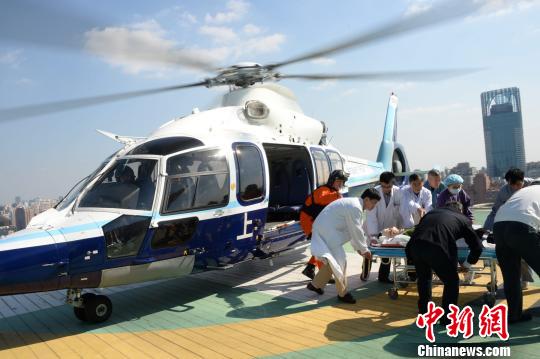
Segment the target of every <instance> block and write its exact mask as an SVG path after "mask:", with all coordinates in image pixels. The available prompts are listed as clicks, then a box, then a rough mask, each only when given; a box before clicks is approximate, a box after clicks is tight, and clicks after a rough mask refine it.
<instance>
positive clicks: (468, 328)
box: [446, 304, 474, 339]
mask: <svg viewBox="0 0 540 359" xmlns="http://www.w3.org/2000/svg"><path fill="white" fill-rule="evenodd" d="M447 317H448V319H449V320H450V324H448V325H447V326H446V333H447V334H448V336H450V337H453V338H455V337H457V336H458V334H459V333H463V338H465V339H467V338H470V337H472V335H473V317H474V312H473V310H472V308H471V307H470V306H466V307H465V308H463V310H462V311H461V312H460V311H459V307H458V306H457V305H454V304H450V313H449V314H448V316H447Z"/></svg>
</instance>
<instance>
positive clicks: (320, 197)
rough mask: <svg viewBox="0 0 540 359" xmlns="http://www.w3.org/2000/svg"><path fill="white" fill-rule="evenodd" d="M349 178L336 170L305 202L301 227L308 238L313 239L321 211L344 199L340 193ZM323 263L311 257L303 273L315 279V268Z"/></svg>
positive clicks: (301, 216) (343, 172)
mask: <svg viewBox="0 0 540 359" xmlns="http://www.w3.org/2000/svg"><path fill="white" fill-rule="evenodd" d="M348 178H349V174H348V173H347V172H345V171H343V170H334V171H332V173H330V176H328V181H327V182H326V184H324V185H322V186H320V187H318V188H317V189H316V190H315V191H313V192H311V194H310V195H308V196H307V198H306V200H305V201H304V205H303V206H302V209H301V210H300V225H301V226H302V229H303V230H304V233H305V234H306V237H307V238H311V230H312V226H313V222H315V218H317V216H318V215H319V213H321V211H322V210H323V209H324V207H326V206H327V205H329V204H330V203H332V202H334V201H335V200H336V199H339V198H342V195H341V193H340V192H339V191H340V190H341V189H342V188H343V186H344V185H345V182H346V181H347V179H348ZM322 266H323V263H322V262H320V261H318V260H317V259H316V258H315V257H313V256H312V257H311V259H310V260H309V262H308V264H307V265H306V268H305V269H304V270H303V271H302V274H304V275H305V276H306V277H308V278H310V279H313V278H315V267H317V268H321V267H322Z"/></svg>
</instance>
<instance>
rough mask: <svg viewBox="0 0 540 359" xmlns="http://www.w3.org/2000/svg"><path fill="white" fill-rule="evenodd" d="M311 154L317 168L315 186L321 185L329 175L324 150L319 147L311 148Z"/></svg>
mask: <svg viewBox="0 0 540 359" xmlns="http://www.w3.org/2000/svg"><path fill="white" fill-rule="evenodd" d="M311 154H312V155H313V162H315V168H316V169H317V187H318V186H322V185H323V184H325V183H326V181H328V177H329V176H330V167H329V166H328V159H327V158H326V154H325V153H324V151H322V150H319V149H314V148H313V149H311Z"/></svg>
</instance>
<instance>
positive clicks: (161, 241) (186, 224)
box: [152, 217, 199, 249]
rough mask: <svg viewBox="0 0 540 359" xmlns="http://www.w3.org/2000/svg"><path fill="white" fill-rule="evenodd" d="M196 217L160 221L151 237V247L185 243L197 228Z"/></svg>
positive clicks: (197, 221) (175, 245)
mask: <svg viewBox="0 0 540 359" xmlns="http://www.w3.org/2000/svg"><path fill="white" fill-rule="evenodd" d="M197 223H199V219H198V218H197V217H191V218H182V219H179V220H176V221H168V222H161V223H160V224H159V228H157V229H156V232H155V234H154V237H152V249H159V248H170V247H178V246H181V245H184V246H185V245H186V244H187V242H189V240H190V239H191V238H192V237H193V234H194V233H195V230H196V229H197Z"/></svg>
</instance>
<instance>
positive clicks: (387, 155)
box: [377, 93, 409, 173]
mask: <svg viewBox="0 0 540 359" xmlns="http://www.w3.org/2000/svg"><path fill="white" fill-rule="evenodd" d="M397 109H398V98H397V96H396V95H395V94H394V93H392V95H391V96H390V99H389V100H388V107H387V109H386V121H385V124H384V133H383V138H382V141H381V146H380V147H379V154H378V155H377V162H381V163H382V164H383V166H384V169H385V170H386V171H392V172H394V173H401V172H406V171H408V170H409V165H408V162H407V158H406V157H405V151H404V149H403V146H401V145H400V144H399V143H397Z"/></svg>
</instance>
